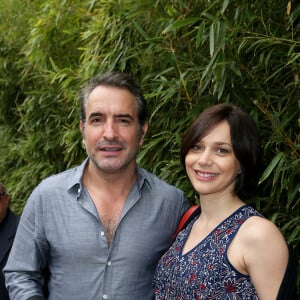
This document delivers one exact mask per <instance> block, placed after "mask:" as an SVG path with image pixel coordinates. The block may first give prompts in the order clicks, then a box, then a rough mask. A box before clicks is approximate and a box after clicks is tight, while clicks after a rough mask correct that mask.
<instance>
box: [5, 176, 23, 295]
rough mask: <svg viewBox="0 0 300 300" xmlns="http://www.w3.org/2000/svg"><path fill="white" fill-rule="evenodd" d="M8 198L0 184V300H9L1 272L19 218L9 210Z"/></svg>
mask: <svg viewBox="0 0 300 300" xmlns="http://www.w3.org/2000/svg"><path fill="white" fill-rule="evenodd" d="M9 202H10V197H9V195H8V193H7V192H6V189H5V186H4V184H3V183H2V182H0V245H1V246H0V299H1V300H9V296H8V291H7V289H6V287H5V279H4V275H3V273H2V270H3V268H4V266H5V264H6V262H7V258H8V255H9V253H10V250H11V247H12V244H13V241H14V238H15V234H16V231H17V227H18V223H19V216H17V215H16V214H14V213H13V212H12V211H11V209H10V208H9Z"/></svg>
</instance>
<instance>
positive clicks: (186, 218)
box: [174, 205, 200, 238]
mask: <svg viewBox="0 0 300 300" xmlns="http://www.w3.org/2000/svg"><path fill="white" fill-rule="evenodd" d="M197 211H200V206H199V205H193V206H191V207H190V208H189V209H188V210H187V211H186V212H185V213H184V214H183V216H182V217H181V219H180V221H179V224H178V227H177V229H176V232H175V234H174V238H175V237H176V236H177V234H178V233H179V231H180V230H182V229H183V228H184V227H185V226H186V225H187V223H188V222H189V221H190V218H191V217H192V216H193V214H195V215H196V212H197Z"/></svg>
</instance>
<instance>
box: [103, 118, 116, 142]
mask: <svg viewBox="0 0 300 300" xmlns="http://www.w3.org/2000/svg"><path fill="white" fill-rule="evenodd" d="M103 137H104V138H105V139H107V140H114V139H116V138H117V137H118V126H117V125H116V124H115V122H113V121H108V122H106V124H105V125H104V132H103Z"/></svg>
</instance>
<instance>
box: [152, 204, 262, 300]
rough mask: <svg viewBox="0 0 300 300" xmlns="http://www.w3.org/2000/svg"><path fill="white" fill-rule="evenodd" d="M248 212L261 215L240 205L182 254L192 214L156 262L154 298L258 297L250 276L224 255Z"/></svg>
mask: <svg viewBox="0 0 300 300" xmlns="http://www.w3.org/2000/svg"><path fill="white" fill-rule="evenodd" d="M251 216H262V215H261V214H260V213H259V212H257V211H256V210H254V209H253V208H251V207H250V206H248V205H245V206H242V207H241V208H239V209H238V210H236V211H235V212H234V213H233V214H231V215H230V216H229V217H228V218H226V219H225V220H224V221H223V222H221V223H220V224H219V225H218V226H217V227H216V228H215V229H214V230H213V231H212V232H211V233H210V234H209V235H208V236H207V237H206V238H204V239H203V240H202V241H201V242H200V243H198V245H196V246H195V247H194V248H193V249H191V250H190V251H188V252H187V253H185V254H182V251H183V247H184V245H185V243H186V240H187V238H188V236H189V233H190V231H191V229H192V226H193V224H194V222H195V220H196V219H197V217H196V218H194V220H193V221H192V222H191V223H190V224H189V225H188V226H187V227H186V229H184V230H182V231H181V232H180V233H179V234H178V236H177V238H176V240H175V242H174V243H173V245H172V246H171V247H170V249H169V250H168V251H167V252H166V253H165V254H164V255H163V256H162V258H161V259H160V261H159V263H158V266H157V270H156V272H155V276H154V281H153V283H154V287H155V294H156V299H157V300H168V299H169V300H173V299H184V300H225V299H228V300H229V299H240V300H258V296H257V293H256V291H255V288H254V286H253V284H252V283H251V281H250V277H249V276H248V275H244V274H242V273H240V272H239V271H237V270H236V269H235V268H234V267H233V266H232V265H231V263H230V262H229V260H228V257H227V250H228V247H229V245H230V244H231V242H232V240H233V238H234V237H235V235H236V233H237V232H238V230H239V228H240V226H241V225H242V224H243V223H244V222H245V221H246V220H247V219H248V218H250V217H251Z"/></svg>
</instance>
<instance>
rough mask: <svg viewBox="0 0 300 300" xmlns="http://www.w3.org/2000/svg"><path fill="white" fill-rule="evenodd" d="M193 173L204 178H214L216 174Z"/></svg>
mask: <svg viewBox="0 0 300 300" xmlns="http://www.w3.org/2000/svg"><path fill="white" fill-rule="evenodd" d="M195 173H196V175H197V177H200V178H205V179H210V178H215V177H217V176H218V174H217V173H211V172H203V171H195Z"/></svg>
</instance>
